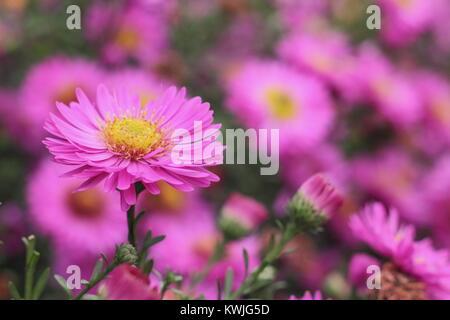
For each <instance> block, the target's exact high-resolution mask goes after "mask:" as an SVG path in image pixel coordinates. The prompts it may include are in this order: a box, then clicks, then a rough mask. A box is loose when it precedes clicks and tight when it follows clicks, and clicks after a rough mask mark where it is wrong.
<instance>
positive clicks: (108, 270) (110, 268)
mask: <svg viewBox="0 0 450 320" xmlns="http://www.w3.org/2000/svg"><path fill="white" fill-rule="evenodd" d="M119 264H120V261H118V260H117V259H114V261H113V262H112V263H111V264H110V265H109V266H107V267H106V269H105V270H104V271H103V272H102V273H100V274H98V275H97V276H96V277H95V279H93V280H91V281H89V283H88V284H87V285H86V286H85V287H84V288H83V290H81V292H80V293H79V294H78V295H77V296H75V297H74V298H73V300H80V299H81V298H82V297H83V296H84V295H85V294H86V293H87V292H88V291H89V290H91V289H92V288H93V287H95V286H96V285H97V284H98V283H99V282H100V281H102V280H103V279H105V278H106V276H107V275H108V274H110V273H111V271H113V270H114V269H115V268H116V267H117V266H118V265H119Z"/></svg>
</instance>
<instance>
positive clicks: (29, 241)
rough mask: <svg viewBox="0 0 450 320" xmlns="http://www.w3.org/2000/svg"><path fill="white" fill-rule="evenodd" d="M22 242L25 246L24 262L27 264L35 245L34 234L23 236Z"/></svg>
mask: <svg viewBox="0 0 450 320" xmlns="http://www.w3.org/2000/svg"><path fill="white" fill-rule="evenodd" d="M22 242H23V243H24V244H25V247H26V248H27V254H26V264H27V265H28V264H29V263H30V262H31V258H32V256H33V253H34V248H35V247H36V237H35V236H34V235H30V236H28V237H23V238H22Z"/></svg>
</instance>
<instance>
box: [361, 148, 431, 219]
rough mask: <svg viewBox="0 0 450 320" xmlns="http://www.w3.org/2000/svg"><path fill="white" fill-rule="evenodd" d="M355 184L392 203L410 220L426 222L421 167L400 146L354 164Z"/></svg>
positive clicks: (366, 157)
mask: <svg viewBox="0 0 450 320" xmlns="http://www.w3.org/2000/svg"><path fill="white" fill-rule="evenodd" d="M352 168H353V170H352V171H353V180H354V182H355V183H356V184H357V185H358V186H359V187H360V188H361V189H362V190H361V191H365V192H366V193H368V195H370V196H375V197H376V198H378V199H381V200H383V201H386V202H388V203H392V204H393V205H395V207H396V208H398V209H399V210H400V214H402V216H403V217H404V218H406V219H408V220H409V221H412V222H415V223H426V216H425V212H424V207H423V202H422V200H421V198H420V197H419V193H420V185H419V182H420V179H421V176H422V167H421V166H420V165H419V164H418V163H416V162H415V161H414V159H413V158H412V156H411V155H409V154H408V153H406V152H404V151H403V150H402V149H401V148H399V147H388V148H386V149H382V150H380V151H378V152H377V153H375V154H373V155H361V156H359V157H357V158H355V159H354V160H353V162H352Z"/></svg>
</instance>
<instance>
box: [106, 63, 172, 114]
mask: <svg viewBox="0 0 450 320" xmlns="http://www.w3.org/2000/svg"><path fill="white" fill-rule="evenodd" d="M105 85H106V86H107V87H108V88H110V89H111V90H121V89H122V88H125V89H126V90H128V91H130V92H131V93H133V94H136V95H139V98H140V102H141V104H140V105H141V106H142V107H143V106H145V105H146V104H147V103H149V102H150V101H154V100H155V99H156V98H157V97H159V96H160V95H162V94H163V92H164V89H165V88H167V86H168V85H167V81H163V80H161V79H158V78H157V77H156V76H155V75H154V74H152V73H150V72H148V71H144V70H143V69H132V68H126V69H119V70H115V71H114V72H112V73H110V74H109V75H108V76H107V79H106V80H105Z"/></svg>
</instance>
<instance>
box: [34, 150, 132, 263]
mask: <svg viewBox="0 0 450 320" xmlns="http://www.w3.org/2000/svg"><path fill="white" fill-rule="evenodd" d="M64 170H67V169H66V168H64V167H63V166H61V165H58V164H56V163H54V162H53V161H50V160H47V159H46V160H43V161H42V162H41V163H40V164H39V166H38V168H37V169H36V171H35V172H34V173H33V174H32V175H31V177H30V180H29V183H28V185H27V193H26V195H27V202H28V206H29V212H30V214H31V218H32V220H33V222H34V225H35V226H36V227H37V228H38V230H39V231H40V232H41V233H43V234H45V235H48V236H49V237H50V238H51V240H53V242H54V244H56V245H57V246H59V247H60V248H64V250H69V248H70V250H69V251H70V254H68V253H65V255H68V256H71V257H72V256H76V255H78V256H83V255H84V256H86V255H89V254H90V255H95V258H94V261H95V260H96V259H97V258H98V254H99V253H100V252H103V253H105V254H108V253H109V252H110V251H112V250H114V247H115V245H116V244H117V243H121V242H124V241H126V235H127V229H126V217H125V215H124V214H120V213H121V212H122V211H121V209H120V205H119V196H118V195H117V194H115V193H105V192H102V190H101V188H99V187H95V188H92V189H89V190H85V191H82V192H77V193H74V191H75V190H76V189H77V187H78V185H79V184H80V183H81V181H80V180H78V179H63V178H61V177H60V175H61V174H63V172H64Z"/></svg>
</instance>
